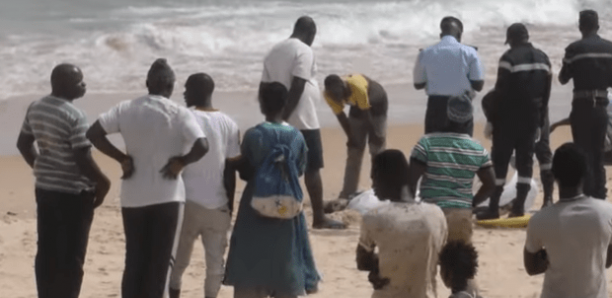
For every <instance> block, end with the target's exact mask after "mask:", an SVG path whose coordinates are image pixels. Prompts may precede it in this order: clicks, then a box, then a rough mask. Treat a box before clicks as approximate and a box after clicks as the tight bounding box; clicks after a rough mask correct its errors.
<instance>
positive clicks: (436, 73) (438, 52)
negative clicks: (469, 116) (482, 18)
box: [413, 17, 484, 135]
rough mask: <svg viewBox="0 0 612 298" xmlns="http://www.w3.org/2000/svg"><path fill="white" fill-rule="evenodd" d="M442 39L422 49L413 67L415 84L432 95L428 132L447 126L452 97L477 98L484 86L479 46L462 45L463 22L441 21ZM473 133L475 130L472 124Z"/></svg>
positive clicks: (456, 20)
mask: <svg viewBox="0 0 612 298" xmlns="http://www.w3.org/2000/svg"><path fill="white" fill-rule="evenodd" d="M440 29H441V30H442V33H441V34H440V37H441V38H442V40H441V41H440V42H439V43H438V44H436V45H433V46H431V47H428V48H426V49H424V50H422V51H421V53H420V54H419V57H418V59H417V62H416V65H415V67H414V76H413V79H414V87H415V88H416V89H417V90H421V89H426V90H425V91H426V93H427V95H428V96H429V99H428V101H427V112H426V114H425V133H426V134H427V133H433V132H437V131H441V130H443V129H444V128H445V127H446V126H447V125H448V119H447V117H446V105H447V102H448V99H449V98H450V97H451V96H458V95H462V94H466V95H467V96H469V97H470V98H473V97H474V91H481V90H482V87H483V85H484V71H483V67H482V63H481V62H480V58H478V53H477V52H476V48H474V47H471V46H467V45H463V44H461V34H462V33H463V24H462V23H461V21H460V20H459V19H457V18H454V17H445V18H443V19H442V22H441V23H440ZM471 127H472V128H471V129H470V135H472V132H473V123H472V124H471Z"/></svg>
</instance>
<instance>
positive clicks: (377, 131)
mask: <svg viewBox="0 0 612 298" xmlns="http://www.w3.org/2000/svg"><path fill="white" fill-rule="evenodd" d="M348 119H349V125H350V127H351V133H352V134H353V135H352V137H353V140H354V141H355V144H347V158H346V167H345V169H344V185H343V186H342V191H341V192H340V196H339V197H340V198H345V199H348V198H349V197H350V196H351V195H353V194H355V193H356V192H357V188H358V186H359V177H360V175H361V164H362V161H363V155H364V153H365V147H366V144H367V145H368V146H369V148H370V156H371V158H372V159H374V157H375V156H376V155H377V154H378V153H380V152H382V151H384V150H385V147H386V144H387V115H380V116H373V117H372V121H373V126H374V127H373V130H374V131H369V129H368V124H367V123H366V122H367V120H365V119H364V118H363V117H360V118H357V117H352V116H349V118H348Z"/></svg>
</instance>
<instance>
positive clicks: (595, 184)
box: [559, 10, 612, 199]
mask: <svg viewBox="0 0 612 298" xmlns="http://www.w3.org/2000/svg"><path fill="white" fill-rule="evenodd" d="M579 23H580V26H579V28H580V32H581V33H582V39H581V40H579V41H576V42H574V43H572V44H570V45H569V46H568V47H567V48H566V49H565V58H564V59H563V68H562V69H561V72H559V82H561V84H567V83H568V82H569V80H570V79H574V100H573V102H572V112H571V114H570V122H571V126H572V137H573V138H574V143H576V145H578V146H579V147H580V148H582V150H584V152H585V154H586V156H587V163H588V165H589V170H588V172H587V178H586V179H585V184H584V192H585V194H586V195H588V196H592V197H595V198H598V199H605V198H606V195H607V190H606V171H605V169H604V164H603V150H604V143H605V140H606V128H607V125H608V113H607V112H606V107H607V105H608V102H609V101H608V92H607V89H608V88H609V87H612V42H610V41H608V40H605V39H603V38H601V37H599V35H597V31H598V30H599V17H598V15H597V12H595V11H593V10H585V11H581V12H580V20H579Z"/></svg>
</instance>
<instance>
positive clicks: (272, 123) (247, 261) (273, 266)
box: [224, 83, 320, 298]
mask: <svg viewBox="0 0 612 298" xmlns="http://www.w3.org/2000/svg"><path fill="white" fill-rule="evenodd" d="M286 97H287V89H286V88H285V87H284V86H283V85H282V84H280V83H269V84H266V85H265V86H262V88H261V91H260V94H259V104H260V108H261V112H262V113H263V114H264V115H265V117H266V121H265V122H263V123H261V124H259V125H258V126H257V127H256V128H251V129H249V130H248V131H247V132H246V134H245V135H244V139H243V142H242V148H241V151H242V157H241V158H240V159H239V162H237V163H236V164H238V165H236V167H237V168H238V170H239V171H240V177H241V178H242V179H244V180H246V181H247V185H246V188H245V189H244V192H243V194H242V198H241V200H240V207H239V209H238V214H237V218H236V223H235V225H234V231H233V233H232V237H231V241H230V248H229V255H228V259H227V265H226V272H225V280H224V284H225V285H229V286H233V287H234V297H235V298H263V297H268V296H270V297H275V298H290V297H297V296H302V295H305V294H308V293H314V292H316V290H317V285H318V282H319V280H320V276H319V274H318V272H317V269H316V267H315V262H314V258H313V255H312V251H311V248H310V241H309V239H308V229H307V225H306V218H305V217H304V213H303V212H301V213H300V214H299V215H297V216H296V217H294V218H292V219H277V218H271V217H264V216H262V215H260V214H259V213H258V212H257V211H256V210H255V209H253V208H252V207H251V200H252V198H253V180H254V173H255V172H256V170H257V169H258V168H259V167H260V166H261V164H262V163H263V161H264V159H265V158H266V157H267V156H268V153H269V152H270V151H271V149H272V148H273V147H274V146H276V145H286V146H288V147H289V148H291V151H292V153H293V154H292V155H293V156H295V157H296V158H294V159H293V160H291V161H290V162H295V163H296V167H297V168H298V169H299V170H298V171H299V173H295V174H297V175H300V176H301V175H302V174H303V173H304V168H305V165H306V150H307V149H306V143H305V141H304V138H303V136H302V135H301V133H300V132H299V131H298V130H297V129H295V128H293V127H291V126H289V125H287V124H286V123H284V122H283V120H282V118H281V112H282V110H283V108H284V106H285V102H286ZM262 130H265V134H263V133H261V131H262Z"/></svg>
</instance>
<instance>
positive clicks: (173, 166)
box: [159, 138, 209, 180]
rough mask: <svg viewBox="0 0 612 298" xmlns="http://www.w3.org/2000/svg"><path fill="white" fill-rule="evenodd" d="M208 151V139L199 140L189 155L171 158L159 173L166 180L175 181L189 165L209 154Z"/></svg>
mask: <svg viewBox="0 0 612 298" xmlns="http://www.w3.org/2000/svg"><path fill="white" fill-rule="evenodd" d="M208 149H209V146H208V140H207V139H206V138H199V139H197V140H196V141H195V142H194V143H193V146H192V147H191V150H190V151H189V153H187V154H185V155H183V156H174V157H171V158H170V159H169V160H168V163H167V164H166V165H165V166H164V167H163V168H162V169H161V170H160V171H159V172H160V173H161V174H162V176H163V177H164V178H166V179H170V180H174V179H176V178H177V177H178V175H179V174H180V173H181V171H182V170H183V169H184V168H185V167H186V166H187V165H189V164H192V163H194V162H196V161H198V160H200V159H201V158H202V157H204V155H206V153H208Z"/></svg>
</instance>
